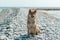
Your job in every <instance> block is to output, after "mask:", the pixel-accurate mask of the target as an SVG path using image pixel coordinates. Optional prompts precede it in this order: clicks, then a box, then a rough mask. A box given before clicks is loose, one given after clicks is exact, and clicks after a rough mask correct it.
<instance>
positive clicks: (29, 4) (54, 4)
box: [0, 0, 60, 7]
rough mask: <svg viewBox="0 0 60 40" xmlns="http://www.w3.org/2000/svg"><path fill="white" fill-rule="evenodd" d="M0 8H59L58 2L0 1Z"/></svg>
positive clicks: (32, 0)
mask: <svg viewBox="0 0 60 40" xmlns="http://www.w3.org/2000/svg"><path fill="white" fill-rule="evenodd" d="M0 7H60V0H0Z"/></svg>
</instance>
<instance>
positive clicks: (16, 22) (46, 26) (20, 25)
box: [0, 8, 60, 40]
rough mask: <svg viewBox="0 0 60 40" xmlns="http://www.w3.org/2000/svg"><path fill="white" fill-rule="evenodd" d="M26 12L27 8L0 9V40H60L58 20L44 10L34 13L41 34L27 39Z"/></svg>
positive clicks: (59, 19) (59, 20)
mask: <svg viewBox="0 0 60 40" xmlns="http://www.w3.org/2000/svg"><path fill="white" fill-rule="evenodd" d="M28 11H29V9H27V8H4V9H2V8H0V40H60V18H57V17H56V16H55V15H51V14H49V13H51V12H48V11H46V12H47V13H46V12H45V11H44V10H43V11H44V12H42V11H41V10H37V13H36V18H37V26H39V27H40V28H41V31H42V34H40V35H36V37H34V38H33V37H32V38H28V36H27V15H28ZM53 13H55V12H53Z"/></svg>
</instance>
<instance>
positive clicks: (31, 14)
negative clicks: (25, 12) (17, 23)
mask: <svg viewBox="0 0 60 40" xmlns="http://www.w3.org/2000/svg"><path fill="white" fill-rule="evenodd" d="M29 15H30V17H31V18H34V17H35V16H36V10H35V9H30V10H29Z"/></svg>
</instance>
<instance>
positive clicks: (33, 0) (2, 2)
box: [0, 0, 60, 16]
mask: <svg viewBox="0 0 60 40" xmlns="http://www.w3.org/2000/svg"><path fill="white" fill-rule="evenodd" d="M0 7H36V8H38V7H39V8H40V7H60V0H0ZM52 14H57V15H59V16H60V11H59V12H58V13H52Z"/></svg>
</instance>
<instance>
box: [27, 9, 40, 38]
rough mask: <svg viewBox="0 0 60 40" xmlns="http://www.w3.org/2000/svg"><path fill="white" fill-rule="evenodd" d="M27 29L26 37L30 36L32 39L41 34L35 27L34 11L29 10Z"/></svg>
mask: <svg viewBox="0 0 60 40" xmlns="http://www.w3.org/2000/svg"><path fill="white" fill-rule="evenodd" d="M27 29H28V36H29V35H30V34H31V35H32V36H33V37H34V36H35V35H37V34H38V33H41V30H40V29H39V27H37V26H36V10H35V9H30V10H29V14H28V19H27Z"/></svg>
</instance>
